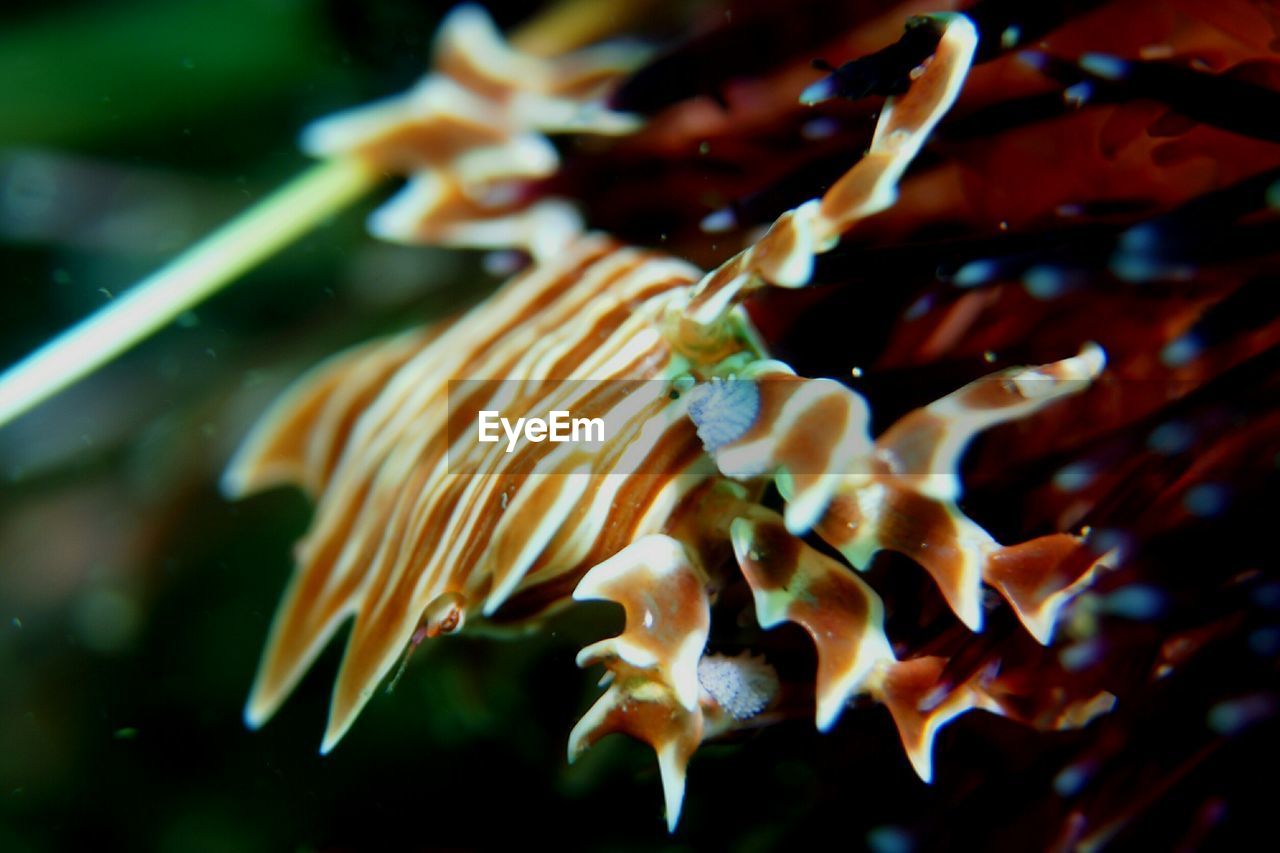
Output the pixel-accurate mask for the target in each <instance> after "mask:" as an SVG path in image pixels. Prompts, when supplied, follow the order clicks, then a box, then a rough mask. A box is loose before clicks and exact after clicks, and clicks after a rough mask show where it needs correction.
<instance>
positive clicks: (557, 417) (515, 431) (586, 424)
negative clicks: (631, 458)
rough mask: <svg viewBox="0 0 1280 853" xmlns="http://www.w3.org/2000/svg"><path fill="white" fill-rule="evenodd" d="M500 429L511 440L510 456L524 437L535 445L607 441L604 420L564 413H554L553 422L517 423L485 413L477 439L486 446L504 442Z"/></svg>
mask: <svg viewBox="0 0 1280 853" xmlns="http://www.w3.org/2000/svg"><path fill="white" fill-rule="evenodd" d="M499 426H501V427H502V432H503V433H504V434H505V435H506V437H507V450H506V452H507V453H514V452H515V449H516V443H517V442H518V441H519V440H520V436H521V435H523V436H524V438H525V441H531V442H543V441H554V442H565V441H595V442H603V441H604V419H603V418H571V417H570V416H569V413H568V412H566V411H562V410H556V411H553V412H552V413H551V417H550V419H549V420H544V419H542V418H516V420H515V422H514V423H512V422H511V421H510V420H509V419H507V418H504V417H502V415H501V414H500V413H498V412H496V411H493V410H484V411H481V412H480V413H479V415H478V417H477V419H476V434H477V437H478V438H479V440H480V441H482V442H484V443H486V444H496V443H497V442H499V441H501V440H502V439H501V437H500V436H499V435H498V427H499Z"/></svg>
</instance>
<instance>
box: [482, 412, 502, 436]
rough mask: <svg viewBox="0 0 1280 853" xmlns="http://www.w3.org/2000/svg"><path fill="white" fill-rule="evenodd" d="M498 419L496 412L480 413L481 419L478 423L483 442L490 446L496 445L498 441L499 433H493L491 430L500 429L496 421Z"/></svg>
mask: <svg viewBox="0 0 1280 853" xmlns="http://www.w3.org/2000/svg"><path fill="white" fill-rule="evenodd" d="M497 417H498V413H497V412H494V411H487V412H484V411H482V412H481V413H480V418H479V421H478V431H479V433H480V440H481V441H483V442H487V443H489V444H494V443H496V442H497V441H498V435H497V433H493V432H491V430H496V429H497V428H498V424H497V423H496V421H495V420H494V419H495V418H497Z"/></svg>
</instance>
